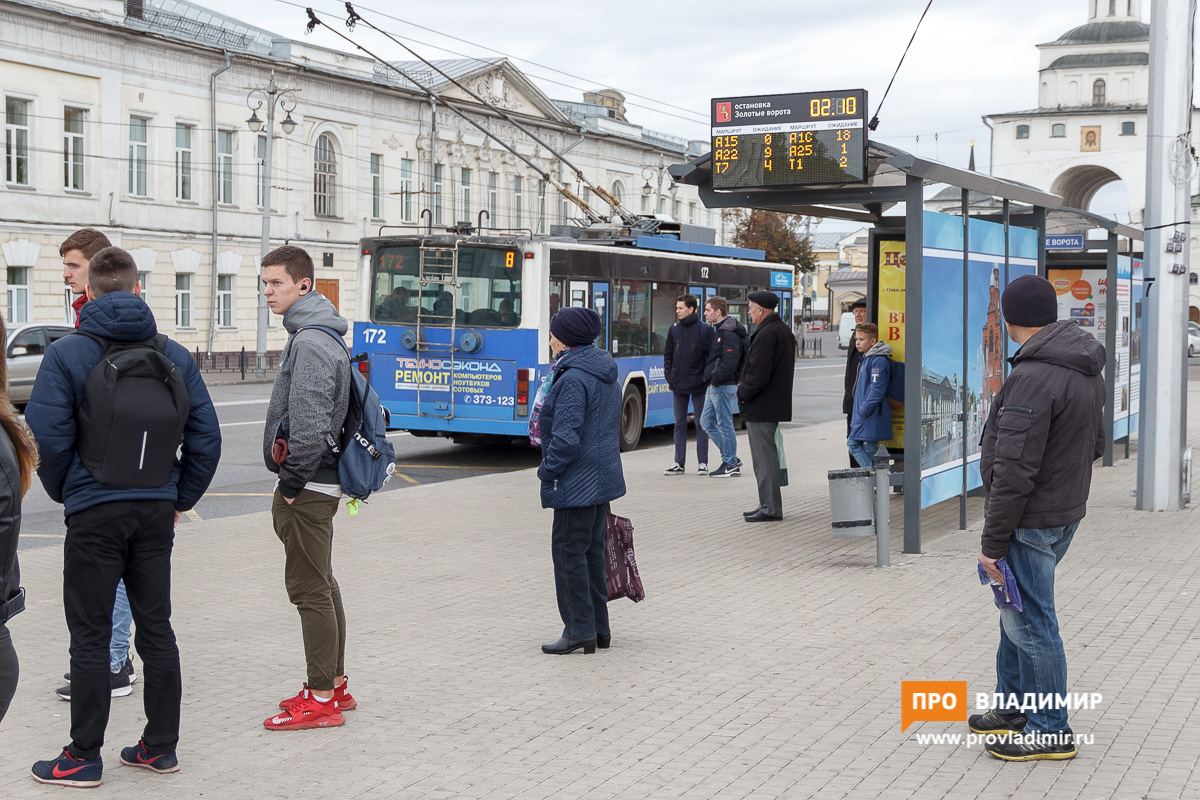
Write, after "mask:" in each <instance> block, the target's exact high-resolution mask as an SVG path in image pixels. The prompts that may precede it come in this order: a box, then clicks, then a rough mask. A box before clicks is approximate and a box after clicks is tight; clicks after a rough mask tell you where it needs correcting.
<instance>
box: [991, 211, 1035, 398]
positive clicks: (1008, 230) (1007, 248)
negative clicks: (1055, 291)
mask: <svg viewBox="0 0 1200 800" xmlns="http://www.w3.org/2000/svg"><path fill="white" fill-rule="evenodd" d="M1002 208H1003V211H1002V212H1001V213H1002V217H1003V220H1004V279H1003V282H1002V283H1001V284H1000V285H1001V286H1005V287H1007V286H1008V264H1009V261H1010V259H1011V257H1012V226H1011V224H1010V222H1011V221H1010V219H1009V207H1008V199H1007V198H1005V200H1004V203H1003V205H1002ZM1043 241H1045V240H1044V239H1043ZM1001 338H1003V339H1004V363H1003V364H1001V365H1000V373H1001V376H1002V377H1004V378H1007V377H1008V328H1007V327H1004V326H1003V325H1002V326H1001ZM1001 383H1003V381H1001Z"/></svg>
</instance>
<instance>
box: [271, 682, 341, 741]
mask: <svg viewBox="0 0 1200 800" xmlns="http://www.w3.org/2000/svg"><path fill="white" fill-rule="evenodd" d="M344 724H346V718H345V717H344V716H342V710H341V709H340V708H338V704H337V700H330V701H329V702H327V703H319V702H317V701H316V700H315V699H314V698H313V697H312V696H311V695H310V694H309V693H308V690H307V689H305V690H304V691H303V692H301V694H300V695H299V696H297V697H295V698H292V701H291V705H290V706H288V708H287V709H286V710H283V711H280V712H279V713H278V714H276V715H275V716H273V717H268V718H267V719H265V720H263V727H264V728H266V729H267V730H269V731H302V730H305V729H307V728H336V727H337V726H339V725H344Z"/></svg>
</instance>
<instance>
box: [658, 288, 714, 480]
mask: <svg viewBox="0 0 1200 800" xmlns="http://www.w3.org/2000/svg"><path fill="white" fill-rule="evenodd" d="M699 305H700V303H699V301H698V300H696V297H695V295H690V294H681V295H679V297H677V298H675V319H676V321H675V322H673V323H672V324H671V329H670V330H669V331H667V343H666V346H665V347H664V349H663V375H664V377H665V378H666V379H667V387H668V388H669V389H670V390H671V397H672V398H674V411H675V461H674V462H673V463H672V464H671V466H670V467H668V468H667V469H666V471H665V473H664V474H666V475H682V474H683V473H684V472H685V471H686V470H685V469H684V465H685V464H686V463H687V427H688V401H691V404H692V411H693V412H694V413H696V414H697V415H699V414H700V413H702V412H703V410H704V394H705V389H706V388H707V386H708V383H707V381H705V380H704V365H705V362H706V361H707V360H708V340H709V339H710V338H712V331H711V330H710V329H709V327H708V323H706V322H705V321H704V320H702V319H700V314H699V312H698V311H697V309H698V307H699ZM696 460H697V461H699V462H700V463H699V467H698V471H699V472H700V473H701V474H705V473H707V472H708V434H707V433H705V432H704V427H703V426H701V425H700V424H698V423H697V425H696Z"/></svg>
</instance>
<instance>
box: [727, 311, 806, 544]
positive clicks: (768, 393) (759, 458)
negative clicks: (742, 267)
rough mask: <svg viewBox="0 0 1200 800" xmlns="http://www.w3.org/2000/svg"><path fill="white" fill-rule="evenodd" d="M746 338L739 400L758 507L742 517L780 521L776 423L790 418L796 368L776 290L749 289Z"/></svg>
mask: <svg viewBox="0 0 1200 800" xmlns="http://www.w3.org/2000/svg"><path fill="white" fill-rule="evenodd" d="M747 298H748V299H749V300H750V303H749V306H750V320H751V321H752V322H753V323H754V324H755V325H757V326H758V327H757V329H755V331H754V335H753V336H751V337H750V349H749V352H747V354H746V365H745V367H744V368H743V369H742V382H741V384H740V385H739V386H738V391H737V397H738V404H739V405H740V406H741V408H742V419H743V420H744V421H745V423H746V431H747V433H748V434H749V438H750V458H751V460H752V461H753V462H754V478H755V480H756V481H757V482H758V508H756V509H754V510H753V511H747V512H745V513H744V514H743V515H742V516H743V517H745V518H746V521H747V522H765V521H767V520H775V519H783V497H782V495H781V493H780V488H781V486H782V482H783V465H782V461H783V441H782V437H781V436H780V433H779V423H781V422H790V421H791V419H792V380H793V378H794V377H795V374H796V372H795V370H796V337H795V336H794V335H793V334H792V331H791V328H789V327H788V325H787V323H786V322H784V321H783V320H782V319H780V318H779V315H778V314H776V313H775V307H776V306H777V305H779V298H778V297H776V295H775V293H774V292H751V293H750V294H749V295H748V296H747Z"/></svg>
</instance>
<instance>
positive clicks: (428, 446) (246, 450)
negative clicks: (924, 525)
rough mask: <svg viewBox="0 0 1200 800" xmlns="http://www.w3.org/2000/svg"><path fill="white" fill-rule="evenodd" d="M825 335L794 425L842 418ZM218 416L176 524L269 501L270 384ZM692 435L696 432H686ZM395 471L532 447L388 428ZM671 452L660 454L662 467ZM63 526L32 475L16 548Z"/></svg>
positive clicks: (646, 443)
mask: <svg viewBox="0 0 1200 800" xmlns="http://www.w3.org/2000/svg"><path fill="white" fill-rule="evenodd" d="M820 335H822V336H824V337H828V339H829V341H828V342H825V343H824V344H825V347H826V350H825V352H826V353H827V354H828V356H827V357H826V358H821V359H802V360H800V361H797V362H796V382H795V394H794V401H793V408H794V414H795V416H794V420H793V422H792V423H790V424H791V425H793V426H799V425H812V424H816V423H819V422H826V421H828V420H831V419H838V418H840V417H841V398H842V374H843V373H842V370H843V369H844V368H845V351H844V350H838V349H837V343H836V340H835V339H834V338H833V337H832V335H831V334H820ZM209 391H210V393H211V395H212V397H213V402H214V403H215V404H216V406H217V414H218V417H219V418H220V420H221V433H222V435H223V439H224V442H223V446H222V453H221V462H220V465H219V466H218V468H217V474H216V477H215V478H214V479H213V482H212V485H211V486H210V487H209V490H208V493H207V494H206V495H205V496H204V498H203V499H202V500H201V501H200V502H199V503H198V504H197V506H196V508H195V509H193V510H192V511H191V512H190V513H189V514H188V516H186V517H185V518H184V520H183V521H182V522H181V523H180V524H181V525H186V524H187V523H188V522H189V521H192V520H197V519H213V518H221V517H231V516H236V515H239V514H246V513H249V512H252V511H263V510H266V509H267V508H269V507H270V503H271V495H272V493H273V492H274V489H275V477H274V475H272V474H271V473H269V472H267V470H266V468H265V467H264V466H263V463H262V433H263V424H264V422H263V417H264V414H265V411H266V408H267V399H268V397H269V395H270V393H271V387H270V386H269V385H263V384H238V385H232V386H213V387H210V390H209ZM692 435H693V436H694V432H693V434H692ZM390 438H391V440H392V442H393V444H395V446H396V475H395V477H394V478H393V479H392V480H391V482H390V483H389V484H388V485H387V486H386V487H385V488H384V490H383V491H385V492H396V491H402V490H404V489H406V488H408V487H410V486H415V485H419V484H423V483H436V482H439V481H446V480H455V479H457V478H466V477H470V476H473V475H480V474H485V473H490V472H497V471H512V470H518V469H529V468H531V467H536V466H537V464H538V461H539V453H538V451H537V450H534V449H533V448H529V447H522V446H520V445H473V444H454V443H452V442H450V441H449V440H447V439H439V438H419V437H415V436H412V435H410V434H407V433H404V432H400V431H397V432H394V433H392V434H390ZM671 444H672V437H671V431H670V429H669V428H667V429H652V430H648V431H646V432H645V433H644V434H643V435H642V442H641V444H640V447H641V448H650V447H658V448H662V447H669V446H671ZM670 458H671V456H670V453H664V454H663V459H664V464H663V467H664V468H665V467H667V466H669V461H670ZM65 533H66V527H65V523H64V520H63V513H62V506H60V505H58V504H57V503H54V502H52V501H51V500H50V498H48V497H47V496H46V493H45V491H43V489H42V487H41V485H40V483H38V482H37V481H34V485H33V487H32V488H31V489H30V490H29V494H27V495H26V496H25V501H24V505H23V518H22V523H21V540H20V549H23V550H24V549H28V548H32V547H46V546H51V545H58V544H61V543H62V541H63V537H64V536H65Z"/></svg>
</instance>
